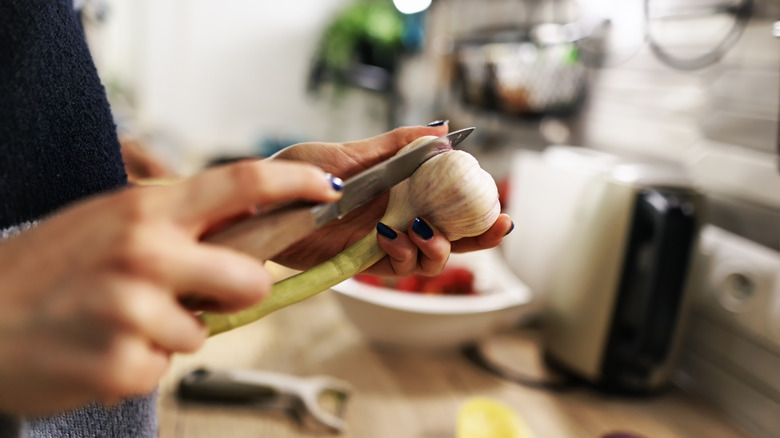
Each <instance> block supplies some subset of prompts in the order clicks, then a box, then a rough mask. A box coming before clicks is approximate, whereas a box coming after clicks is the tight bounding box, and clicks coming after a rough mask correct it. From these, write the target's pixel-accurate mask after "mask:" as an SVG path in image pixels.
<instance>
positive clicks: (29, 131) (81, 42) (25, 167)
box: [0, 0, 157, 438]
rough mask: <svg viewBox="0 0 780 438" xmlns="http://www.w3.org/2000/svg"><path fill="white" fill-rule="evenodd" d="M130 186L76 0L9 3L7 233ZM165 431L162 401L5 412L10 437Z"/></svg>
mask: <svg viewBox="0 0 780 438" xmlns="http://www.w3.org/2000/svg"><path fill="white" fill-rule="evenodd" d="M130 1H132V0H130ZM126 180H127V178H126V175H125V171H124V166H123V163H122V157H121V153H120V149H119V142H118V140H117V135H116V127H115V125H114V122H113V118H112V116H111V111H110V108H109V105H108V101H107V99H106V95H105V91H104V89H103V86H102V85H101V83H100V80H99V78H98V75H97V71H96V69H95V66H94V64H93V63H92V59H91V56H90V54H89V51H88V48H87V44H86V42H85V39H84V35H83V31H82V29H81V25H80V23H79V20H78V17H77V15H76V13H75V12H74V10H73V6H72V3H71V0H0V231H2V230H3V229H7V228H9V227H11V226H13V225H17V224H21V223H23V222H28V221H32V220H35V219H40V218H42V217H45V216H46V215H48V214H50V213H52V212H53V211H55V210H57V209H59V208H61V207H63V206H65V205H67V204H69V203H71V202H73V201H76V200H78V199H81V198H84V197H86V196H90V195H93V194H96V193H99V192H102V191H106V190H110V189H114V188H117V187H120V186H122V185H124V184H125V183H126ZM85 244H88V242H85ZM97 292H99V291H96V293H97ZM0 293H2V291H0ZM0 354H7V353H4V352H2V351H0ZM51 360H52V361H54V362H56V360H57V358H56V357H52V358H51ZM20 427H21V429H20ZM156 431H157V422H156V416H155V399H154V397H153V396H149V397H140V398H135V399H131V400H128V401H125V402H124V403H121V404H119V405H118V406H115V407H111V408H106V407H102V406H87V407H83V408H80V409H77V410H75V411H71V412H66V413H63V414H60V415H56V416H53V417H50V418H40V419H27V420H25V421H19V419H10V418H8V417H3V416H2V415H0V438H5V437H7V436H9V435H10V436H14V437H16V436H24V437H25V438H58V437H61V438H65V437H68V438H73V437H80V438H87V437H95V438H98V437H117V438H119V437H123V438H124V437H126V438H140V437H148V438H151V437H154V436H156Z"/></svg>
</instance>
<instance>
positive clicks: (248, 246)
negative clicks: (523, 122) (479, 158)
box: [203, 128, 475, 260]
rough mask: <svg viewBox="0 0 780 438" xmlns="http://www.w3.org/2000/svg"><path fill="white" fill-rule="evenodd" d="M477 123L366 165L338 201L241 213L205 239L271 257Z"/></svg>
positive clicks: (371, 195) (386, 187)
mask: <svg viewBox="0 0 780 438" xmlns="http://www.w3.org/2000/svg"><path fill="white" fill-rule="evenodd" d="M474 129H475V128H465V129H461V130H458V131H453V132H451V133H449V134H446V135H443V136H441V137H437V138H435V139H432V140H430V141H428V142H426V143H424V144H422V145H420V146H418V147H416V148H414V149H412V150H411V151H407V152H405V153H403V154H399V155H396V156H393V157H391V158H389V159H387V160H385V161H383V162H381V163H379V164H376V165H375V166H373V167H371V168H369V169H366V170H364V171H363V172H361V173H359V174H357V175H355V176H353V177H352V178H349V179H348V180H347V181H345V182H344V188H343V190H342V196H341V198H340V199H339V200H338V201H334V202H328V203H321V204H312V203H305V202H294V203H290V204H287V205H285V206H282V207H279V208H276V209H273V210H269V211H267V212H262V213H258V214H256V215H253V216H250V217H248V218H245V219H242V220H240V221H239V222H237V223H234V224H231V225H229V226H227V227H225V228H223V229H221V230H219V231H217V232H214V233H212V234H210V235H207V236H205V237H204V239H203V241H204V242H209V243H214V244H218V245H223V246H228V247H231V248H233V249H236V250H238V251H242V252H245V253H247V254H249V255H251V256H253V257H255V258H258V259H260V260H268V259H270V258H272V257H274V256H276V255H277V254H279V253H280V252H282V251H283V250H285V249H286V248H288V247H289V246H290V245H292V244H294V243H296V242H298V241H299V240H301V239H303V238H304V237H306V236H307V235H309V234H311V233H313V232H314V231H316V230H318V229H320V228H322V227H323V226H324V225H325V224H327V223H329V222H331V221H333V220H336V219H340V218H342V217H344V216H345V215H346V214H347V213H349V212H351V211H353V210H354V209H356V208H358V207H360V206H361V205H363V204H365V203H366V202H368V201H370V200H371V199H373V198H375V197H376V196H378V195H380V194H382V193H384V192H386V191H387V190H389V189H390V188H391V187H393V186H394V185H396V184H398V183H399V182H401V181H403V180H405V179H406V178H408V177H409V176H411V175H412V174H413V173H414V171H415V170H417V168H418V167H420V165H422V164H423V163H424V162H425V161H427V160H428V159H430V158H431V157H434V156H436V155H438V154H440V153H442V152H444V151H446V150H449V149H451V148H453V147H455V146H456V145H457V144H458V143H460V142H461V141H463V139H465V138H466V137H468V136H469V134H471V133H472V132H473V131H474Z"/></svg>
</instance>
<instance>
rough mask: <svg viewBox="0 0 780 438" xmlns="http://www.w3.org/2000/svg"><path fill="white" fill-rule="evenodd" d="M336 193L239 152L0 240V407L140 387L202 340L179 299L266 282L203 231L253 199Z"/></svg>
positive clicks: (253, 291)
mask: <svg viewBox="0 0 780 438" xmlns="http://www.w3.org/2000/svg"><path fill="white" fill-rule="evenodd" d="M339 196H340V194H339V193H338V192H336V191H335V190H333V189H332V187H331V183H330V181H329V180H328V178H327V177H326V174H325V173H324V172H323V171H322V170H320V169H319V168H317V167H315V166H312V165H309V164H303V163H290V162H283V161H272V160H264V161H257V162H249V161H247V162H241V163H237V164H233V165H229V166H222V167H217V168H213V169H209V170H207V171H205V172H203V173H202V174H200V175H197V176H195V177H193V178H190V179H187V180H184V181H183V182H181V183H177V184H174V185H170V186H157V187H151V186H149V187H133V188H127V189H123V190H120V191H118V192H115V193H111V194H106V195H101V196H98V197H95V198H93V199H89V200H86V201H83V202H81V203H79V204H76V205H74V206H72V207H70V208H68V209H65V210H63V211H61V212H59V213H58V214H56V215H54V216H53V217H51V218H49V219H47V220H45V221H43V222H41V223H40V224H39V225H38V226H37V227H36V228H34V229H31V230H29V231H26V232H24V233H22V234H20V235H18V236H15V237H13V238H10V239H8V240H6V241H3V242H0V285H2V288H0V412H5V413H8V414H21V415H37V414H48V413H52V412H56V411H61V410H65V409H69V408H73V407H77V406H80V405H84V404H88V403H91V402H104V403H113V402H117V401H119V400H121V399H122V398H125V397H128V396H133V395H141V394H146V393H149V392H150V391H152V390H153V389H154V387H155V386H156V385H157V383H158V381H159V379H160V377H161V376H162V375H163V373H164V372H165V370H166V369H167V367H168V365H169V362H170V358H171V355H172V354H173V353H175V352H192V351H194V350H196V349H198V348H199V347H200V346H201V345H202V344H203V342H204V341H205V339H206V336H207V330H206V328H205V327H204V325H203V324H201V323H200V321H199V320H198V318H197V317H196V315H195V313H194V312H193V308H192V307H190V306H186V305H184V304H182V303H183V302H188V303H192V302H197V303H200V306H198V307H199V308H200V309H204V310H205V309H208V310H211V311H235V310H239V309H241V308H244V307H247V306H249V305H252V304H254V303H256V302H257V301H258V300H260V299H261V298H263V297H264V296H265V295H266V294H267V292H268V290H269V289H270V286H271V279H270V276H269V275H268V273H267V272H266V271H265V270H264V267H263V264H262V263H261V262H260V261H257V260H255V259H253V258H251V257H249V256H247V255H244V254H241V253H238V252H235V251H232V250H230V249H227V248H224V247H218V246H215V245H210V244H206V243H202V242H200V238H201V236H202V235H203V234H204V233H206V232H208V231H209V230H212V229H213V228H214V227H217V226H219V225H220V224H224V223H225V221H229V220H231V219H233V218H235V217H237V216H240V215H242V214H243V213H245V212H247V211H249V210H251V209H252V208H253V207H254V206H256V205H262V204H272V203H277V202H281V201H286V200H291V199H300V198H303V199H310V200H312V201H317V202H329V201H334V200H336V199H338V197H339ZM193 297H194V298H195V299H194V300H193V299H192V298H193Z"/></svg>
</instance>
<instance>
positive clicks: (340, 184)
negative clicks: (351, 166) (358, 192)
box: [328, 174, 344, 192]
mask: <svg viewBox="0 0 780 438" xmlns="http://www.w3.org/2000/svg"><path fill="white" fill-rule="evenodd" d="M328 179H329V180H330V186H331V187H333V190H335V191H337V192H340V191H342V190H344V181H342V180H341V178H338V177H335V176H333V175H331V174H328Z"/></svg>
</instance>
